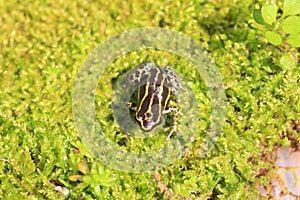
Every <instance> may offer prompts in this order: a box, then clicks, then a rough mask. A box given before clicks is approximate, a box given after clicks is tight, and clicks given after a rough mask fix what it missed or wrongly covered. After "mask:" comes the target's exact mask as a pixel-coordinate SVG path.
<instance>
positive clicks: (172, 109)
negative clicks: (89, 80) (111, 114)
mask: <svg viewBox="0 0 300 200" xmlns="http://www.w3.org/2000/svg"><path fill="white" fill-rule="evenodd" d="M129 79H130V82H131V83H132V84H134V85H137V84H138V89H137V103H136V105H135V104H133V103H132V102H128V107H130V108H131V109H132V110H134V112H135V120H136V122H137V123H138V125H139V126H140V128H141V130H142V131H145V132H148V131H152V130H153V129H155V128H156V127H158V126H160V125H161V124H164V123H165V119H166V115H167V114H169V113H172V123H171V126H170V127H169V128H166V129H165V131H166V130H168V129H170V133H169V134H168V136H167V138H166V141H169V140H170V138H171V136H172V135H173V133H177V125H178V116H179V108H178V106H169V102H170V99H171V98H176V100H177V102H180V98H179V88H180V82H179V76H178V75H177V73H176V72H175V70H173V69H172V67H171V66H169V65H167V66H165V67H164V68H162V67H161V66H159V65H157V64H154V63H152V62H145V63H142V64H140V65H138V66H137V67H135V69H134V70H132V74H131V75H130V76H129Z"/></svg>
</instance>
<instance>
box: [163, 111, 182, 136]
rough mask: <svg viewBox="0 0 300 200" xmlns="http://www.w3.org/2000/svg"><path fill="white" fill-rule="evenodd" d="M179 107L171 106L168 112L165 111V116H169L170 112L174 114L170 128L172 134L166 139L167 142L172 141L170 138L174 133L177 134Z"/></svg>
mask: <svg viewBox="0 0 300 200" xmlns="http://www.w3.org/2000/svg"><path fill="white" fill-rule="evenodd" d="M178 110H179V109H178V107H177V106H171V107H168V108H167V110H164V112H163V114H168V113H170V112H172V113H173V116H172V125H171V128H170V133H169V135H168V137H167V138H166V141H169V140H170V137H171V136H172V134H173V133H177V124H178Z"/></svg>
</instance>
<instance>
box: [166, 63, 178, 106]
mask: <svg viewBox="0 0 300 200" xmlns="http://www.w3.org/2000/svg"><path fill="white" fill-rule="evenodd" d="M164 71H165V74H166V77H167V86H168V88H169V89H170V90H171V93H172V95H173V96H176V97H177V100H178V102H179V101H180V98H179V88H180V80H179V76H178V74H177V73H176V72H175V70H173V69H172V68H171V67H170V66H169V65H167V66H166V67H165V69H164Z"/></svg>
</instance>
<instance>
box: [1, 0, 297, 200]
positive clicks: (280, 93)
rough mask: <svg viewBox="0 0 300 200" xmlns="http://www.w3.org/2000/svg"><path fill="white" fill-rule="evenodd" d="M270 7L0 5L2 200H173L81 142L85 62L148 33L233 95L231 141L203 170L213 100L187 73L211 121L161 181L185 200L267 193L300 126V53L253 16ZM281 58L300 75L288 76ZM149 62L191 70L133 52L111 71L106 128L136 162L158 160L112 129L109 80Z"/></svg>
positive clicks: (147, 177) (101, 98) (104, 92)
mask: <svg viewBox="0 0 300 200" xmlns="http://www.w3.org/2000/svg"><path fill="white" fill-rule="evenodd" d="M263 3H264V1H255V0H252V1H246V0H241V1H235V0H211V1H209V0H207V1H205V0H198V1H162V2H158V1H154V0H150V1H137V0H134V1H129V2H127V1H108V2H105V1H87V0H84V1H78V0H76V1H62V0H58V1H54V0H40V1H11V0H8V1H4V0H0V52H1V53H0V198H2V199H169V197H168V195H165V194H162V193H161V192H160V186H159V184H158V183H157V182H156V181H155V179H154V177H153V173H142V174H131V173H125V172H119V171H115V170H113V169H110V168H107V167H106V166H103V165H102V164H101V163H99V162H98V161H97V160H96V159H95V158H94V157H93V155H91V153H90V152H89V151H88V150H87V149H86V148H85V147H84V145H83V144H82V143H81V141H80V138H78V133H77V130H76V127H75V124H74V118H73V116H72V89H73V84H74V81H75V79H76V75H77V72H78V70H79V68H80V66H81V65H82V63H83V62H84V60H85V58H86V57H87V56H88V54H89V53H90V52H91V51H92V50H93V49H94V48H95V47H97V45H98V44H100V43H101V42H103V41H105V40H106V39H108V38H110V37H112V36H114V35H116V34H118V33H121V32H123V31H125V30H128V29H131V28H142V27H162V28H168V29H171V30H174V31H178V32H182V33H184V34H186V35H188V36H189V37H191V38H193V39H194V40H195V41H196V42H197V43H198V44H199V45H201V46H202V47H203V48H205V49H206V50H207V51H208V52H209V53H210V55H211V59H212V60H213V61H214V62H215V63H216V65H217V68H218V70H219V73H220V75H221V76H222V78H223V82H224V85H225V89H226V95H227V116H226V122H225V123H224V131H223V133H222V135H221V137H220V139H219V141H218V142H217V144H216V147H215V148H214V149H213V150H212V151H211V152H210V154H209V155H207V156H206V157H205V158H203V159H199V158H198V157H197V153H199V149H200V148H201V142H202V141H203V138H204V137H205V130H206V127H207V125H208V123H209V122H208V118H209V117H208V114H207V113H209V102H210V100H209V94H207V90H206V88H205V83H204V82H203V81H202V80H200V79H199V80H198V79H197V76H196V75H193V71H192V69H191V70H190V71H188V70H187V71H186V74H185V71H184V70H183V71H182V75H186V76H187V75H188V74H192V75H191V76H188V78H189V81H190V82H191V86H192V88H193V89H194V91H195V92H196V93H197V99H198V100H199V105H200V107H201V106H202V108H206V110H203V112H202V114H201V116H200V118H201V120H200V125H201V126H200V128H199V130H197V133H199V134H198V136H197V137H196V138H195V141H194V142H193V143H192V144H191V145H190V146H189V151H188V152H187V153H186V154H185V155H184V156H183V157H182V158H181V159H179V160H178V161H176V162H174V163H173V164H172V165H171V166H168V167H165V168H162V169H160V170H159V173H160V176H161V181H162V182H163V183H164V184H165V185H166V186H167V187H168V190H169V191H170V192H171V193H172V194H178V195H179V196H180V198H183V197H189V198H191V199H254V198H255V197H257V196H258V195H259V194H258V192H257V190H256V186H257V185H258V184H261V185H265V186H268V185H269V180H270V178H272V175H273V171H274V170H275V168H274V166H273V163H272V162H273V161H272V154H271V153H272V151H273V149H274V147H276V146H278V145H284V146H288V145H290V140H289V139H288V138H289V137H287V135H292V136H293V137H295V138H298V139H299V138H300V136H299V133H297V131H296V130H294V129H293V127H292V121H293V120H299V119H300V117H299V116H300V99H299V96H300V95H299V94H300V91H299V79H300V77H299V74H300V69H299V64H298V60H297V59H298V56H299V52H298V51H297V49H291V48H288V47H286V46H284V45H285V44H283V45H282V47H280V48H278V47H275V46H272V45H270V44H268V43H267V41H266V39H265V38H264V31H265V30H264V29H263V27H262V26H260V25H259V24H257V23H256V22H255V21H254V19H253V16H252V12H253V10H254V9H255V8H259V7H260V6H261V5H262V4H263ZM278 5H279V6H280V5H282V2H278ZM284 53H289V54H291V56H294V57H295V60H296V61H297V63H296V64H293V65H290V66H286V67H285V66H284V65H282V63H280V60H279V58H280V57H281V56H282V54H284ZM149 58H150V59H154V60H155V61H156V62H158V63H161V64H163V65H165V64H174V63H175V64H176V63H177V65H176V66H177V69H179V71H180V66H182V65H183V63H184V62H185V61H182V60H180V58H178V57H176V56H174V55H171V54H170V53H166V52H159V51H154V50H149V51H146V52H138V53H134V52H133V53H131V54H130V55H127V56H126V55H125V56H124V57H122V58H120V59H118V60H116V62H115V63H113V64H112V66H111V67H110V68H109V69H108V70H107V76H105V77H104V78H102V79H100V80H99V87H98V88H97V91H96V107H97V115H98V118H99V123H100V124H101V125H102V127H103V129H104V131H105V132H106V133H107V134H108V137H109V138H110V139H111V140H114V141H116V143H118V144H120V145H121V146H123V147H124V148H128V149H131V150H136V149H138V150H140V151H146V150H147V148H145V146H147V145H148V146H150V147H149V148H150V150H151V148H152V147H153V145H155V143H154V142H153V141H152V142H151V141H150V142H149V141H144V140H135V139H133V138H129V139H128V138H126V135H125V134H124V133H122V132H120V131H119V130H118V128H117V127H116V125H114V121H113V119H112V117H111V115H110V114H109V109H110V102H109V101H110V95H111V92H112V82H113V81H111V80H113V79H114V78H117V77H119V76H120V75H121V74H122V73H124V71H126V70H127V69H131V68H133V67H134V66H136V65H137V64H139V63H140V62H143V61H145V60H147V59H149ZM176 66H175V68H176ZM163 137H165V135H164V136H163ZM163 137H162V138H163ZM156 140H159V141H160V142H159V143H158V144H163V142H162V141H163V139H161V140H160V139H159V138H156ZM153 143H154V144H153ZM149 148H148V150H149ZM153 148H154V147H153ZM262 155H270V156H262ZM262 158H263V159H262ZM262 170H265V171H267V172H268V173H266V174H262V173H260V172H261V171H262Z"/></svg>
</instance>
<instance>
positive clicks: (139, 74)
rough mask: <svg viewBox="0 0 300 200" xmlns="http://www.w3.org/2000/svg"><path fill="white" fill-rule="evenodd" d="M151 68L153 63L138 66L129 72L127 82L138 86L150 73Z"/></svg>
mask: <svg viewBox="0 0 300 200" xmlns="http://www.w3.org/2000/svg"><path fill="white" fill-rule="evenodd" d="M152 67H153V63H151V62H146V63H143V64H140V65H138V66H137V67H136V68H134V69H133V70H131V72H130V73H131V75H130V76H129V80H130V82H131V83H133V84H139V83H141V82H142V81H143V79H144V78H146V77H147V75H148V74H149V73H150V70H151V68H152Z"/></svg>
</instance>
